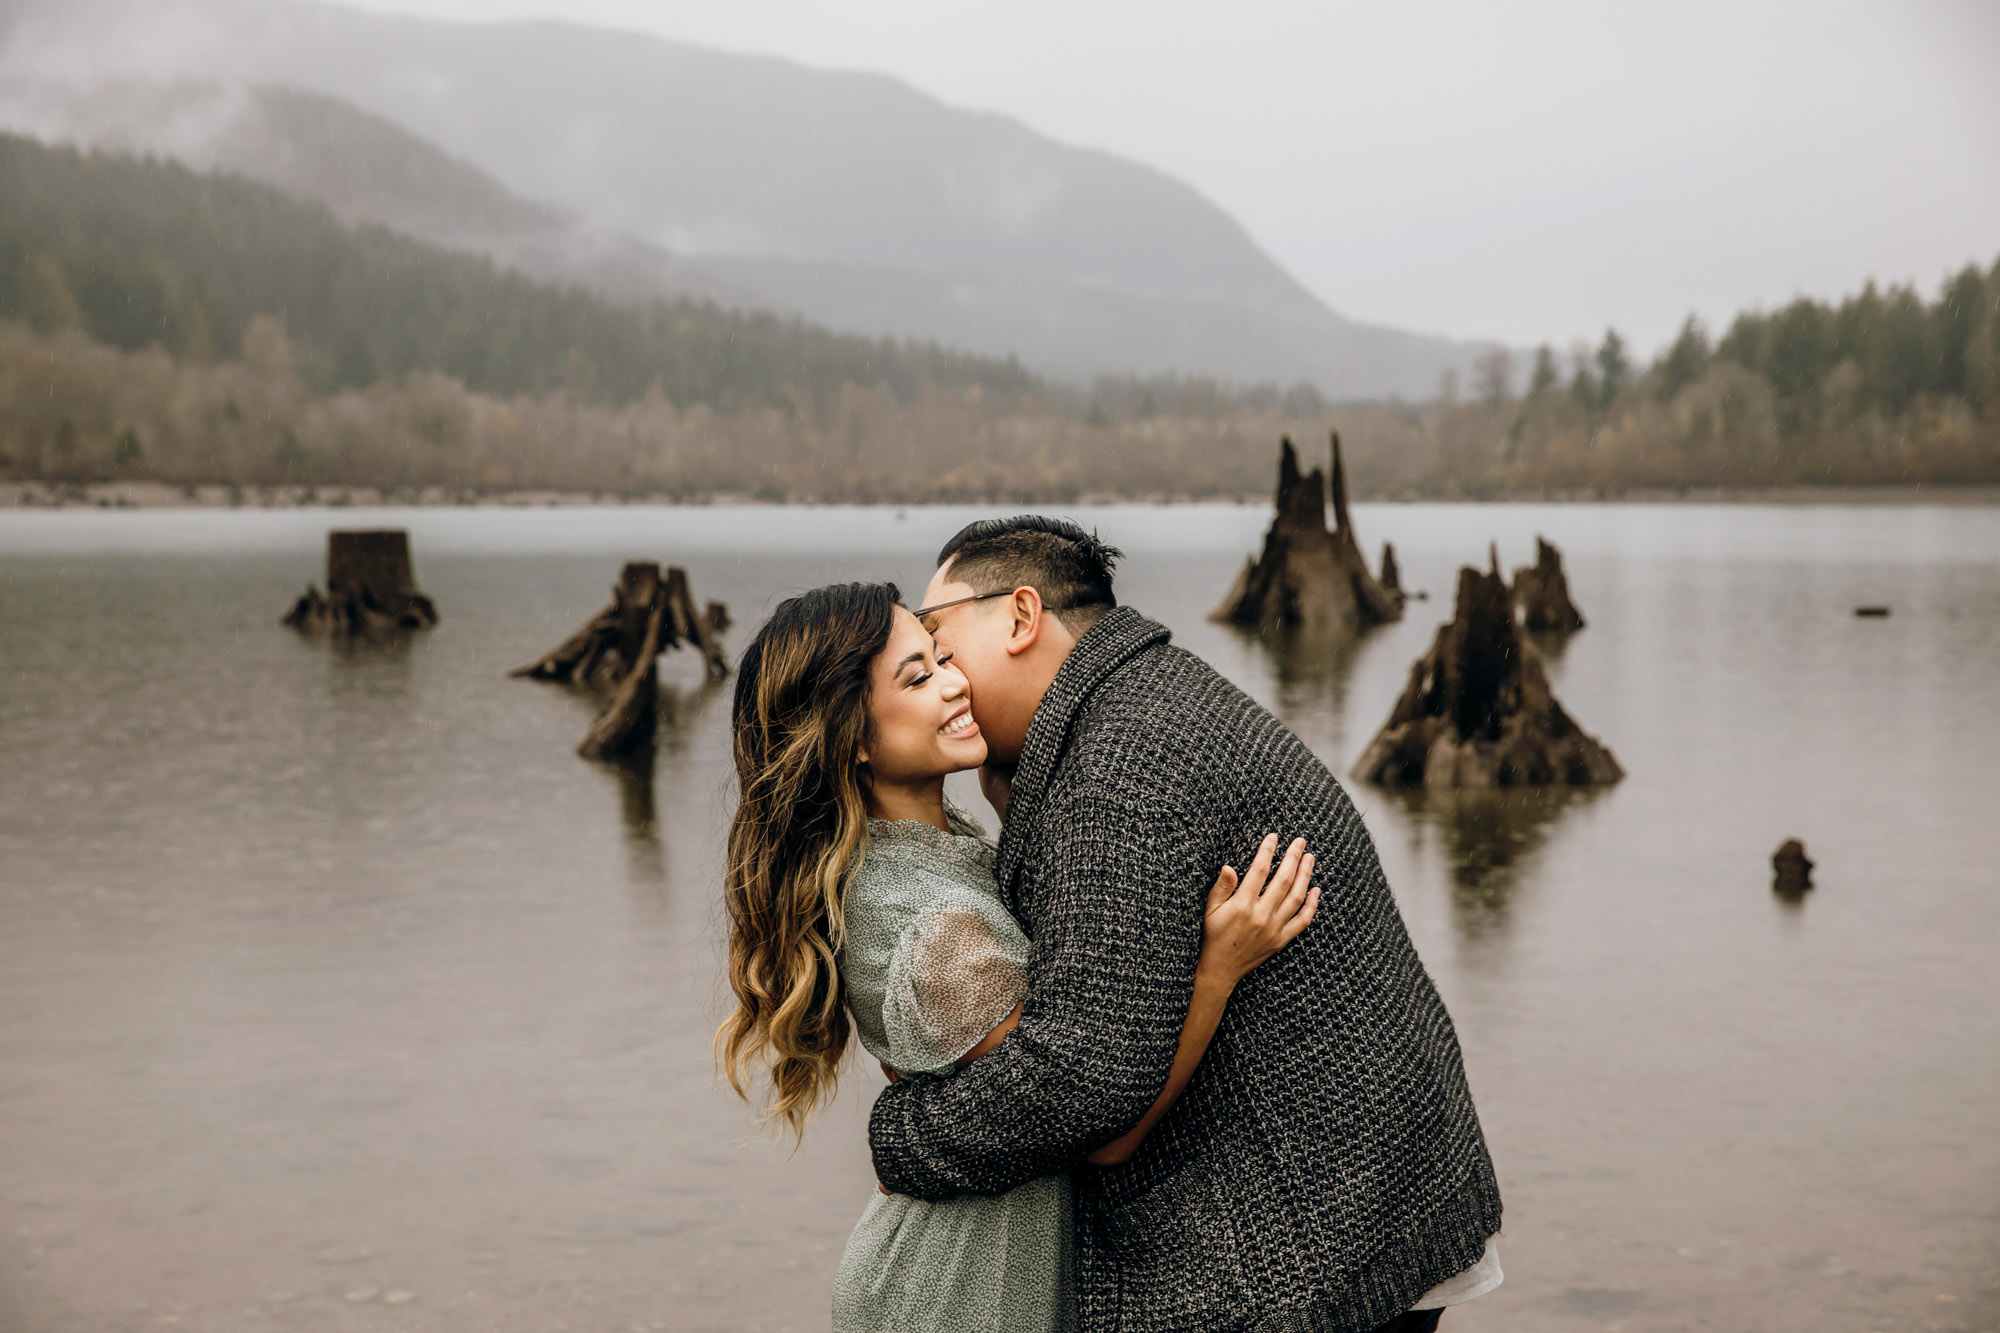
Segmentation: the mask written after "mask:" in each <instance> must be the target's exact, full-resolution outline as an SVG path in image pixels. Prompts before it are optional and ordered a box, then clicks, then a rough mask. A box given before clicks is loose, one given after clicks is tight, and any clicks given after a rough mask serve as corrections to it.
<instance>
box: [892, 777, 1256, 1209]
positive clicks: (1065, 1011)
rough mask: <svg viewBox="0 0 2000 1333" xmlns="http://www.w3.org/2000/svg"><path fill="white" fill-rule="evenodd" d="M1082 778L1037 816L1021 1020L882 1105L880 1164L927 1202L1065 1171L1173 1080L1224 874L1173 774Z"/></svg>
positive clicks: (903, 1085)
mask: <svg viewBox="0 0 2000 1333" xmlns="http://www.w3.org/2000/svg"><path fill="white" fill-rule="evenodd" d="M1144 767H1146V766H1145V765H1134V766H1131V767H1129V768H1127V769H1126V771H1123V772H1120V773H1119V774H1117V776H1116V777H1115V778H1113V779H1112V780H1109V781H1104V782H1095V781H1092V782H1085V781H1072V782H1069V783H1066V784H1065V790H1064V791H1063V792H1062V793H1061V795H1060V796H1058V794H1057V793H1053V792H1052V793H1051V798H1050V801H1049V804H1048V805H1047V807H1046V808H1044V809H1042V810H1041V811H1039V812H1038V815H1037V825H1038V826H1039V827H1041V828H1043V829H1047V830H1049V832H1048V833H1046V834H1044V835H1043V836H1044V838H1045V839H1046V841H1045V843H1044V845H1043V847H1042V849H1041V854H1040V857H1039V858H1038V859H1039V860H1040V861H1041V862H1042V864H1041V873H1040V874H1039V876H1038V881H1037V885H1036V901H1035V908H1034V917H1035V925H1036V935H1035V943H1034V952H1033V955H1032V957H1031V960H1030V964H1029V970H1028V996H1027V999H1026V1001H1025V1004H1024V1006H1023V1008H1022V1013H1021V1021H1020V1023H1019V1025H1018V1026H1017V1027H1016V1028H1015V1029H1014V1031H1013V1032H1011V1033H1009V1034H1008V1036H1007V1038H1006V1040H1005V1041H1003V1042H1002V1043H1001V1044H1000V1045H999V1046H998V1047H997V1048H996V1049H994V1050H993V1051H990V1052H988V1053H987V1054H986V1055H984V1056H982V1057H980V1058H979V1059H977V1060H974V1061H973V1062H972V1063H971V1064H969V1065H967V1066H966V1067H965V1068H964V1069H962V1070H960V1071H959V1072H958V1074H957V1075H956V1076H955V1077H952V1078H948V1079H935V1078H922V1077H919V1078H911V1079H905V1080H903V1081H902V1082H900V1083H896V1084H894V1085H892V1086H890V1087H889V1088H887V1089H886V1090H885V1091H884V1092H883V1093H882V1094H881V1095H880V1096H879V1097H878V1098H877V1099H876V1102H875V1109H874V1113H873V1115H872V1116H871V1117H870V1120H869V1140H870V1144H871V1146H872V1148H873V1151H874V1159H875V1171H876V1175H877V1176H878V1177H879V1178H880V1179H881V1181H882V1182H883V1183H884V1184H886V1185H887V1186H888V1187H889V1188H890V1189H892V1190H894V1191H895V1192H897V1193H899V1194H908V1195H913V1196H915V1197H917V1198H922V1199H942V1198H950V1197H952V1196H954V1195H960V1194H997V1193H1001V1192H1003V1191H1005V1190H1008V1189H1012V1188H1013V1187H1014V1186H1016V1185H1019V1184H1021V1183H1022V1182H1024V1181H1027V1180H1031V1179H1033V1178H1034V1177H1036V1176H1041V1175H1047V1174H1049V1173H1051V1172H1057V1171H1062V1170H1066V1169H1067V1168H1068V1167H1070V1166H1071V1165H1073V1164H1074V1163H1076V1162H1078V1161H1080V1160H1081V1159H1082V1158H1084V1157H1085V1156H1087V1155H1088V1154H1089V1153H1090V1152H1092V1151H1093V1150H1095V1149H1096V1148H1098V1147H1100V1146H1102V1145H1103V1144H1105V1143H1108V1142H1110V1141H1111V1140H1112V1139H1114V1138H1116V1137H1118V1135H1120V1134H1122V1133H1124V1132H1125V1131H1126V1130H1127V1129H1129V1128H1130V1127H1131V1126H1132V1125H1134V1124H1136V1123H1137V1122H1138V1120H1139V1117H1140V1116H1142V1115H1144V1114H1145V1112H1146V1109H1147V1108H1148V1107H1149V1106H1151V1105H1152V1103H1153V1100H1154V1098H1156V1097H1157V1096H1158V1095H1159V1092H1160V1089H1161V1088H1162V1087H1164V1086H1165V1084H1166V1079H1167V1071H1168V1070H1169V1068H1171V1066H1172V1064H1173V1057H1174V1050H1175V1047H1176V1046H1177V1045H1178V1044H1179V1040H1180V1030H1181V1025H1182V1024H1183V1023H1184V1022H1185V1021H1186V1018H1187V1009H1188V1002H1189V1000H1190V998H1191V997H1192V995H1193V991H1194V970H1195V963H1196V960H1197V959H1198V957H1199V956H1200V953H1201V941H1202V905H1203V903H1204V901H1205V898H1206V893H1207V889H1208V886H1209V884H1210V883H1211V882H1212V880H1213V878H1214V874H1215V871H1216V869H1217V867H1214V866H1207V865H1204V864H1201V862H1202V861H1203V860H1204V857H1205V853H1204V852H1203V850H1202V848H1201V846H1200V838H1199V828H1198V825H1197V824H1196V823H1195V822H1194V821H1192V820H1190V819H1188V818H1187V817H1186V815H1185V812H1184V811H1182V810H1181V809H1179V808H1178V807H1179V806H1180V805H1181V804H1183V803H1184V800H1185V798H1184V797H1183V796H1182V795H1181V793H1182V792H1183V791H1184V787H1183V785H1182V783H1181V782H1180V781H1177V780H1176V776H1175V775H1173V774H1170V773H1147V772H1144V771H1133V770H1135V769H1143V768H1144Z"/></svg>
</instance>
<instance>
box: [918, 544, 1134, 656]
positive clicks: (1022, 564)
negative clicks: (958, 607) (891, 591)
mask: <svg viewBox="0 0 2000 1333" xmlns="http://www.w3.org/2000/svg"><path fill="white" fill-rule="evenodd" d="M1121 554H1122V552H1120V551H1119V550H1118V548H1117V547H1115V546H1108V545H1106V544H1105V543H1103V542H1101V541H1099V540H1098V539H1097V534H1096V533H1094V532H1086V531H1084V529H1083V528H1081V527H1080V526H1078V525H1077V524H1075V523H1072V522H1070V521H1069V520H1068V519H1066V518H1046V517H1044V516H1042V515H1040V514H1016V515H1015V516H1014V517H1012V518H982V519H980V520H979V521H978V522H976V523H968V524H966V525H965V526H964V527H963V528H961V529H959V532H958V535H957V536H956V537H953V538H952V539H951V540H950V541H948V542H946V543H945V544H944V549H943V550H941V551H939V552H938V558H937V562H938V564H939V565H943V564H945V563H946V562H947V561H949V562H950V563H951V577H952V582H954V583H963V584H965V585H966V586H967V587H970V588H971V589H972V590H973V591H975V592H1012V591H1013V590H1014V589H1015V588H1033V589H1034V590H1035V591H1036V592H1038V593H1040V594H1041V595H1042V606H1043V608H1044V609H1046V610H1048V611H1050V612H1052V613H1054V614H1055V615H1056V617H1057V618H1058V619H1060V620H1061V621H1062V622H1063V624H1064V625H1065V626H1067V627H1068V629H1069V631H1070V632H1071V633H1072V634H1082V633H1083V632H1084V631H1085V630H1087V629H1089V628H1090V627H1091V626H1092V625H1094V624H1096V623H1097V618H1098V617H1099V616H1101V615H1103V614H1104V613H1105V612H1106V611H1109V610H1110V609H1111V608H1112V607H1114V606H1116V605H1118V599H1117V597H1116V596H1114V595H1113V594H1112V591H1111V571H1112V568H1113V567H1114V566H1115V565H1116V564H1117V563H1118V557H1119V556H1120V555H1121Z"/></svg>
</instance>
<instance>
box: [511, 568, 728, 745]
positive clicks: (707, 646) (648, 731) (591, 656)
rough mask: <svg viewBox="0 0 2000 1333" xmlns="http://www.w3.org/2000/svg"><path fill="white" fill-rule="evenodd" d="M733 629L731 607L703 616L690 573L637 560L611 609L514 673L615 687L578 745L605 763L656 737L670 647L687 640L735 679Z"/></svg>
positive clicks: (622, 574)
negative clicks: (662, 666) (726, 653)
mask: <svg viewBox="0 0 2000 1333" xmlns="http://www.w3.org/2000/svg"><path fill="white" fill-rule="evenodd" d="M728 627H729V610H728V608H727V607H725V606H723V604H722V603H721V602H710V603H709V604H708V606H707V607H706V608H705V609H704V610H702V611H701V612H696V610H695V603H694V597H693V595H692V594H691V593H690V592H689V591H688V578H687V571H686V570H684V569H682V568H681V567H680V566H678V565H670V566H668V567H667V571H666V573H665V574H664V575H662V574H661V572H660V566H659V565H658V563H656V562H654V561H648V560H634V561H631V562H629V563H627V564H626V566H625V567H624V569H622V570H620V571H619V573H618V582H617V583H616V584H614V585H612V589H611V604H610V605H609V606H606V607H605V608H604V609H603V610H602V611H599V612H598V613H597V614H596V615H594V616H592V617H591V618H590V619H589V620H588V621H586V622H585V623H584V625H583V627H582V628H581V629H579V630H577V632H576V633H574V634H572V635H570V636H569V637H568V638H567V639H564V640H563V641H562V642H561V643H560V644H558V645H556V647H555V648H554V649H553V650H551V651H550V652H549V653H548V655H547V656H545V657H543V658H542V659H541V660H539V661H536V662H531V663H529V664H528V665H527V666H524V667H520V668H518V669H517V670H515V671H514V672H512V673H511V674H513V675H516V676H526V677H528V678H530V679H532V680H552V681H559V682H561V683H562V684H565V685H581V686H589V687H610V689H611V698H610V701H609V702H608V703H606V704H605V706H604V711H603V712H601V713H599V714H598V715H597V720H596V721H595V722H593V723H591V726H590V730H589V732H588V733H586V734H585V736H584V738H583V741H582V743H581V744H579V745H578V746H577V753H579V754H581V755H583V756H584V757H585V758H586V759H601V758H605V757H607V756H610V755H616V754H622V753H625V752H626V751H629V750H632V749H635V748H637V747H638V746H641V745H643V744H645V743H646V742H647V741H649V740H651V739H652V736H653V730H654V728H655V726H656V725H657V724H658V721H659V709H660V687H659V681H658V678H657V677H656V676H655V674H654V665H655V663H656V662H657V661H658V660H659V656H660V654H661V653H663V652H665V651H666V650H667V649H669V648H673V647H678V646H679V645H681V644H683V643H685V644H687V645H689V646H690V647H692V648H694V649H696V650H698V651H699V652H700V653H701V655H702V661H703V666H704V669H705V670H706V671H707V673H708V677H709V679H710V680H721V679H722V678H723V677H725V676H727V675H728V674H729V664H728V662H727V661H725V660H724V658H723V655H722V633H723V631H724V630H725V629H727V628H728Z"/></svg>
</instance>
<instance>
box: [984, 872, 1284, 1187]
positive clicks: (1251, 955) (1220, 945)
mask: <svg viewBox="0 0 2000 1333" xmlns="http://www.w3.org/2000/svg"><path fill="white" fill-rule="evenodd" d="M1305 845H1306V844H1305V839H1304V838H1297V839H1294V840H1293V842H1292V845H1291V846H1290V847H1289V848H1287V849H1286V851H1285V859H1284V862H1283V864H1281V865H1280V866H1279V867H1278V872H1277V873H1276V874H1275V875H1272V876H1271V877H1270V882H1269V883H1268V884H1266V883H1265V882H1264V877H1265V875H1266V874H1267V873H1268V872H1269V870H1270V868H1271V856H1272V854H1273V853H1274V852H1275V851H1276V850H1277V846H1278V835H1277V834H1275V833H1273V834H1271V835H1269V836H1268V837H1266V838H1265V839H1264V845H1263V846H1262V847H1260V848H1259V849H1258V851H1257V859H1256V860H1255V861H1254V862H1252V864H1251V866H1250V876H1249V878H1248V879H1246V880H1245V881H1244V882H1243V884H1242V886H1241V888H1240V890H1239V888H1238V886H1237V883H1236V871H1235V869H1234V868H1233V867H1230V866H1224V867H1223V868H1222V874H1221V875H1219V876H1217V877H1216V881H1215V887H1214V888H1212V889H1210V890H1209V894H1208V912H1207V916H1206V921H1205V925H1204V935H1203V940H1202V946H1201V961H1200V962H1198V963H1196V964H1195V972H1194V998H1193V999H1192V1000H1191V1001H1189V1003H1188V1013H1187V1021H1186V1022H1185V1023H1183V1024H1182V1025H1181V1040H1180V1045H1179V1046H1178V1047H1177V1048H1175V1050H1174V1063H1173V1068H1172V1069H1170V1070H1169V1071H1168V1072H1167V1085H1166V1087H1164V1088H1162V1089H1161V1090H1160V1095H1159V1097H1158V1098H1156V1099H1155V1100H1154V1102H1153V1105H1152V1106H1151V1108H1149V1109H1148V1110H1147V1112H1146V1114H1145V1115H1144V1116H1142V1117H1140V1119H1139V1123H1138V1124H1136V1125H1134V1126H1132V1128H1130V1129H1128V1130H1126V1131H1125V1132H1124V1133H1123V1134H1121V1135H1119V1136H1118V1137H1117V1138H1115V1139H1113V1140H1112V1141H1111V1142H1109V1143H1107V1144H1105V1145H1104V1146H1103V1147H1102V1148H1099V1149H1098V1150H1097V1151H1096V1152H1094V1153H1092V1154H1091V1155H1090V1159H1089V1160H1090V1161H1091V1162H1092V1163H1093V1164H1094V1165H1097V1166H1116V1165H1117V1164H1118V1163H1120V1162H1123V1161H1125V1160H1126V1159H1127V1158H1129V1157H1131V1156H1132V1154H1133V1153H1135V1152H1137V1151H1138V1150H1139V1145H1140V1143H1142V1142H1143V1141H1144V1140H1145V1138H1146V1135H1147V1134H1149V1133H1151V1132H1152V1129H1153V1126H1155V1125H1157V1124H1159V1123H1160V1121H1161V1120H1162V1119H1163V1118H1164V1117H1165V1116H1166V1114H1167V1112H1168V1111H1169V1110H1170V1109H1172V1107H1173V1104H1174V1101H1175V1100H1176V1099H1177V1098H1178V1097H1179V1096H1180V1095H1181V1092H1182V1090H1183V1089H1185V1088H1186V1087H1187V1085H1188V1080H1190V1079H1192V1078H1193V1077H1194V1071H1195V1070H1196V1068H1198V1067H1199V1066H1200V1064H1201V1058H1202V1057H1203V1056H1204V1055H1207V1054H1208V1044H1209V1042H1211V1041H1213V1040H1214V1039H1215V1029H1216V1028H1217V1027H1218V1026H1220V1025H1221V1023H1222V1011H1223V1009H1224V1007H1226V1006H1227V1005H1228V1003H1229V996H1230V994H1231V992H1233V991H1234V990H1235V989H1236V983H1237V982H1239V981H1241V980H1242V979H1243V978H1244V977H1245V976H1247V975H1249V973H1250V971H1251V970H1252V969H1253V968H1255V967H1256V966H1257V965H1258V964H1259V963H1262V962H1264V961H1265V960H1266V959H1268V958H1270V957H1271V956H1272V955H1273V954H1275V953H1277V952H1278V950H1280V949H1282V948H1284V947H1285V946H1286V945H1287V944H1289V943H1291V942H1292V940H1293V938H1294V937H1296V936H1297V935H1298V933H1299V932H1300V931H1302V930H1304V929H1305V928H1306V927H1307V926H1309V925H1311V924H1312V919H1313V913H1314V912H1315V911H1316V910H1318V907H1319V890H1318V889H1316V888H1311V887H1310V886H1311V884H1312V872H1313V858H1312V857H1310V856H1307V855H1305ZM1019 1017H1020V1010H1018V1009H1017V1010H1015V1011H1014V1014H1013V1015H1012V1016H1010V1017H1009V1018H1008V1020H1007V1022H1006V1024H1005V1025H1004V1026H1005V1027H1012V1026H1013V1025H1014V1021H1015V1019H1017V1018H1019ZM996 1033H997V1034H998V1035H997V1036H995V1037H993V1038H990V1039H989V1040H991V1041H992V1043H993V1046H997V1045H999V1044H1000V1043H999V1038H1000V1037H1004V1036H1005V1035H1006V1033H1005V1032H1004V1031H1001V1030H998V1029H996ZM991 1049H992V1046H988V1045H987V1044H986V1043H985V1042H981V1043H980V1046H979V1047H977V1048H975V1049H974V1050H973V1051H972V1052H970V1053H968V1055H967V1058H968V1059H970V1058H972V1056H973V1055H983V1054H985V1052H986V1051H987V1050H991Z"/></svg>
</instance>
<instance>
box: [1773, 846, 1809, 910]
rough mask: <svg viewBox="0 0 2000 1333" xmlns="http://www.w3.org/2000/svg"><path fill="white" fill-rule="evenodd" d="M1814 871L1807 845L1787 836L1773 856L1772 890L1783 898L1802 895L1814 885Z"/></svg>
mask: <svg viewBox="0 0 2000 1333" xmlns="http://www.w3.org/2000/svg"><path fill="white" fill-rule="evenodd" d="M1812 871H1813V862H1812V860H1811V858H1809V857H1808V856H1807V855H1806V845H1805V844H1804V843H1802V842H1800V841H1799V840H1798V839H1797V838H1787V839H1785V841H1784V842H1783V843H1781V844H1780V845H1779V847H1778V850H1777V851H1776V852H1774V853H1773V854H1772V856H1771V891H1772V892H1773V893H1775V894H1777V895H1778V896H1779V897H1781V898H1798V897H1802V896H1803V895H1804V894H1805V893H1806V892H1807V891H1809V890H1810V889H1811V888H1812V886H1813V882H1812Z"/></svg>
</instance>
